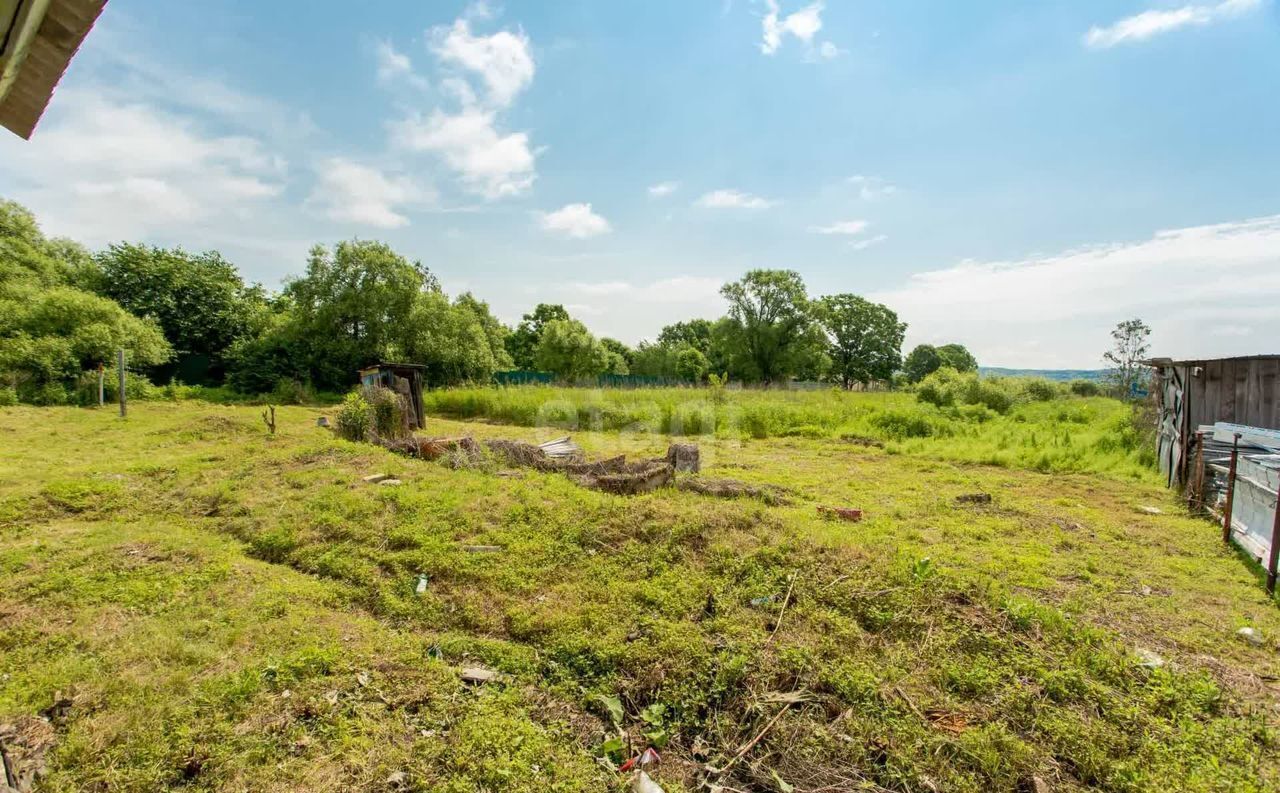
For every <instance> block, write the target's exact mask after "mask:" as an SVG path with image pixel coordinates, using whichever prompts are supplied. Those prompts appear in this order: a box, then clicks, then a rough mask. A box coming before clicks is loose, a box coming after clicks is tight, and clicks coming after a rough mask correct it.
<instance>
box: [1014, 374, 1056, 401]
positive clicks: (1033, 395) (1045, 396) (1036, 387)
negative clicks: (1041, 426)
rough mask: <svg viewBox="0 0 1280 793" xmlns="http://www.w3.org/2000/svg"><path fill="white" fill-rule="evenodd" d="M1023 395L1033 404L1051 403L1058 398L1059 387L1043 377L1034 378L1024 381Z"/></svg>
mask: <svg viewBox="0 0 1280 793" xmlns="http://www.w3.org/2000/svg"><path fill="white" fill-rule="evenodd" d="M1022 393H1024V394H1026V395H1027V399H1030V400H1031V401H1033V402H1049V401H1051V400H1053V399H1055V398H1056V397H1057V396H1058V387H1057V386H1055V385H1054V384H1053V383H1051V382H1049V381H1048V380H1045V379H1044V378H1043V377H1032V378H1028V379H1026V380H1024V381H1023V383H1022Z"/></svg>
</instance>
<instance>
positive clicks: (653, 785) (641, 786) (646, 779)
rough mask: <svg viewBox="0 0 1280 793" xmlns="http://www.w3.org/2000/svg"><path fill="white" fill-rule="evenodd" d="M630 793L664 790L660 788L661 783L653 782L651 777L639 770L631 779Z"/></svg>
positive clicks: (664, 792) (660, 792) (663, 792)
mask: <svg viewBox="0 0 1280 793" xmlns="http://www.w3.org/2000/svg"><path fill="white" fill-rule="evenodd" d="M631 793H666V791H665V790H663V789H662V785H659V784H658V783H657V782H654V781H653V778H652V777H650V776H649V775H648V774H646V773H645V772H644V771H640V772H637V773H636V775H635V776H634V777H633V778H632V779H631Z"/></svg>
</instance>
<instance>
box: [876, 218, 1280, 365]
mask: <svg viewBox="0 0 1280 793" xmlns="http://www.w3.org/2000/svg"><path fill="white" fill-rule="evenodd" d="M873 298H874V299H875V300H877V301H879V302H883V303H885V304H887V305H888V306H889V307H890V308H893V309H894V310H896V311H897V312H898V313H899V315H900V316H902V318H903V319H904V320H905V321H907V322H908V323H909V324H910V329H909V330H910V332H909V336H910V338H909V344H914V343H918V342H923V341H928V342H943V341H960V342H962V343H965V344H967V345H969V346H970V348H971V349H974V350H975V351H976V354H977V355H978V358H979V359H980V360H982V361H984V362H988V363H990V364H992V365H1015V366H1043V367H1049V366H1061V367H1085V366H1096V365H1099V358H1100V355H1101V352H1102V350H1103V349H1105V348H1106V347H1107V345H1108V342H1109V339H1108V332H1109V331H1110V329H1111V328H1112V327H1113V326H1114V325H1115V323H1116V322H1118V321H1120V320H1122V319H1127V318H1129V317H1133V316H1140V317H1143V318H1144V319H1146V320H1147V322H1148V324H1150V325H1151V326H1152V328H1153V329H1154V331H1155V332H1154V334H1153V337H1152V341H1153V352H1154V353H1156V354H1160V355H1173V356H1178V357H1198V356H1201V355H1203V356H1208V357H1213V356H1218V355H1234V354H1245V353H1261V352H1268V351H1269V350H1262V349H1256V348H1255V347H1254V346H1253V344H1252V342H1251V339H1266V338H1276V337H1277V336H1280V312H1276V311H1275V308H1274V307H1275V305H1277V303H1280V215H1275V216H1271V217H1264V218H1259V219H1255V220H1245V221H1238V222H1232V223H1221V224H1217V225H1210V226H1196V227H1190V228H1181V229H1174V230H1170V231H1160V232H1157V233H1156V234H1154V235H1153V236H1152V237H1151V238H1150V239H1147V240H1143V241H1140V242H1130V243H1115V244H1108V245H1099V246H1094V247H1088V248H1083V249H1078V250H1070V251H1065V252H1063V253H1060V254H1057V255H1054V256H1044V257H1036V258H1029V259H1023V260H1016V261H1002V262H974V261H963V262H961V263H959V264H957V265H955V266H954V267H950V268H947V269H942V270H935V271H931V272H926V273H920V274H918V275H915V276H912V277H911V278H910V280H909V281H908V282H907V283H906V284H904V285H903V286H901V287H899V288H897V289H891V290H887V291H883V292H880V293H878V294H875V295H873ZM1219 325H1221V326H1231V327H1243V328H1247V329H1249V330H1250V331H1251V333H1250V335H1240V334H1239V333H1238V332H1237V333H1236V335H1234V336H1229V337H1221V336H1219V337H1213V336H1211V334H1210V333H1209V332H1208V331H1211V330H1213V329H1214V328H1215V327H1217V326H1219Z"/></svg>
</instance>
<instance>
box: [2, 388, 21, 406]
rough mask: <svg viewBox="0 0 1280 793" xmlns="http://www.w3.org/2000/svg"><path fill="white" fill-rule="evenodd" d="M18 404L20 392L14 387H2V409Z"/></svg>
mask: <svg viewBox="0 0 1280 793" xmlns="http://www.w3.org/2000/svg"><path fill="white" fill-rule="evenodd" d="M16 404H18V392H17V390H15V389H14V387H13V386H8V385H7V386H0V407H10V406H12V405H16Z"/></svg>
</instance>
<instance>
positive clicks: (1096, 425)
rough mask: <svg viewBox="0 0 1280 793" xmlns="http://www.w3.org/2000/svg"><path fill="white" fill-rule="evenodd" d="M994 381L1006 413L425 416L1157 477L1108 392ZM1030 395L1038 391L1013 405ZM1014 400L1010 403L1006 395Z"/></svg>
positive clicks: (684, 403)
mask: <svg viewBox="0 0 1280 793" xmlns="http://www.w3.org/2000/svg"><path fill="white" fill-rule="evenodd" d="M1006 383H1007V385H1005V386H1003V387H1001V386H995V385H992V386H990V388H992V389H996V390H997V391H998V392H999V393H1000V394H1001V395H1002V399H1007V402H1006V403H1003V412H997V411H995V410H992V409H991V408H990V407H988V406H987V405H984V404H981V403H979V404H963V403H962V404H956V403H955V400H950V401H948V402H947V403H946V404H943V405H934V404H930V403H928V402H924V401H921V400H919V399H917V398H916V396H915V395H914V394H910V393H850V392H843V391H836V390H831V391H816V392H815V391H804V392H795V391H736V392H727V396H726V398H725V399H724V401H722V402H716V401H713V400H711V399H709V398H708V392H707V391H705V390H701V389H692V388H690V389H683V388H661V389H637V390H627V391H623V390H600V389H577V388H556V387H547V386H513V387H491V388H458V389H445V390H438V391H432V392H429V393H428V394H427V395H426V400H425V402H426V410H427V413H428V415H441V416H447V417H450V418H457V419H485V420H488V421H496V422H501V423H506V424H514V425H518V426H524V427H553V428H561V429H566V430H591V431H606V432H610V431H619V432H633V433H640V434H650V433H658V434H668V435H691V436H698V435H704V436H706V435H709V436H715V437H718V438H754V439H762V438H778V437H805V438H828V439H844V440H855V441H856V440H860V439H861V440H866V439H870V440H876V441H882V442H885V443H887V444H888V448H889V450H890V451H891V452H895V453H902V454H908V455H917V456H923V457H939V458H943V459H949V460H961V461H967V462H979V463H987V464H991V465H1000V466H1006V467H1019V468H1030V469H1032V470H1036V471H1041V472H1044V473H1051V472H1056V473H1061V472H1106V473H1108V474H1113V475H1119V476H1126V477H1133V478H1150V477H1152V476H1153V473H1152V466H1153V464H1154V453H1153V451H1152V450H1151V449H1150V448H1149V447H1148V446H1147V445H1145V444H1144V443H1143V439H1142V438H1141V437H1140V436H1139V435H1138V433H1136V432H1135V431H1134V430H1133V428H1132V422H1131V420H1130V409H1129V407H1128V406H1127V405H1125V404H1124V403H1122V402H1119V401H1117V400H1114V399H1108V398H1105V397H1090V398H1081V397H1066V396H1063V395H1061V394H1057V393H1055V394H1054V395H1053V396H1052V398H1050V399H1047V400H1046V399H1042V398H1041V395H1039V393H1038V392H1037V391H1036V390H1035V388H1034V387H1033V388H1030V389H1028V388H1027V387H1026V385H1025V384H1022V383H1018V382H1016V381H1006ZM1027 391H1031V392H1032V393H1033V394H1034V395H1033V396H1028V397H1025V398H1015V396H1013V395H1014V394H1023V393H1026V392H1027ZM1006 394H1008V396H1005V395H1006Z"/></svg>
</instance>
